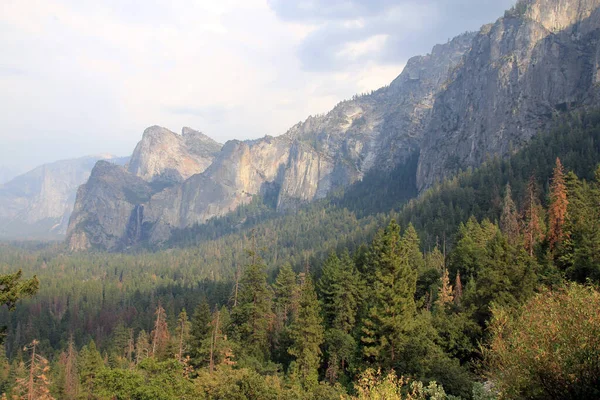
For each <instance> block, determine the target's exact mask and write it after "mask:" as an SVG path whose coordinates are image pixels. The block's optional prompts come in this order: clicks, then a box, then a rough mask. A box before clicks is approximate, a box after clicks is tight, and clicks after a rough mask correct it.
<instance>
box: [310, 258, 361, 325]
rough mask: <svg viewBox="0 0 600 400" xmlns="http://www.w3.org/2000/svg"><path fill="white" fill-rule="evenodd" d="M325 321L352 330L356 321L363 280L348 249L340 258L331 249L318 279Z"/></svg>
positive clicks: (327, 323)
mask: <svg viewBox="0 0 600 400" xmlns="http://www.w3.org/2000/svg"><path fill="white" fill-rule="evenodd" d="M318 287H319V291H320V293H321V299H322V303H323V309H324V314H325V320H326V325H327V326H328V327H329V328H335V329H339V330H341V331H343V332H345V333H349V332H350V331H352V329H354V326H355V324H356V313H357V311H358V306H359V304H360V302H361V300H362V289H363V285H362V281H361V279H360V274H359V273H358V271H357V269H356V267H355V266H354V262H353V261H352V259H351V258H350V255H349V254H348V252H347V251H346V252H344V253H343V255H342V258H341V259H339V258H338V257H337V255H336V254H335V253H331V255H330V256H329V258H328V259H327V260H326V261H325V264H323V270H322V275H321V279H319V282H318Z"/></svg>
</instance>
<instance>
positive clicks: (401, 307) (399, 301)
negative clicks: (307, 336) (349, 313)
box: [361, 220, 420, 368]
mask: <svg viewBox="0 0 600 400" xmlns="http://www.w3.org/2000/svg"><path fill="white" fill-rule="evenodd" d="M378 236H379V238H376V239H375V240H374V241H373V246H372V248H371V256H370V262H371V263H372V265H371V269H372V270H374V271H375V279H374V286H373V290H372V295H371V297H372V299H373V304H372V305H371V307H370V309H369V312H368V316H367V318H366V319H365V321H364V322H363V324H364V326H363V335H362V338H361V340H362V343H363V353H364V355H365V356H366V357H367V358H368V359H369V360H371V361H373V362H375V363H376V364H378V365H379V366H381V367H384V368H393V367H394V364H395V363H396V362H397V361H398V356H399V354H400V352H401V351H402V349H403V347H404V346H405V345H406V344H407V343H408V342H409V340H410V334H411V331H412V330H413V329H414V326H415V315H416V305H415V301H414V295H415V291H416V283H417V274H416V270H415V269H413V267H412V266H411V257H414V258H416V260H413V263H418V262H419V260H418V258H417V257H416V254H415V245H416V246H418V239H417V241H415V238H414V234H413V232H411V231H408V230H407V233H406V234H405V235H404V238H403V240H402V241H401V240H400V227H399V226H398V224H397V223H396V221H395V220H392V221H391V222H390V224H389V225H388V227H387V228H386V229H385V231H384V232H383V233H380V234H379V235H378ZM417 248H418V247H417ZM419 254H420V252H419Z"/></svg>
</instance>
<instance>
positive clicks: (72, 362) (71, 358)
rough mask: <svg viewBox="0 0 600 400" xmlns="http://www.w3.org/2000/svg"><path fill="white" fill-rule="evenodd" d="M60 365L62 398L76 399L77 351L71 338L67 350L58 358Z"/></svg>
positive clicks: (77, 385) (77, 387)
mask: <svg viewBox="0 0 600 400" xmlns="http://www.w3.org/2000/svg"><path fill="white" fill-rule="evenodd" d="M60 364H61V365H62V367H63V368H64V384H63V391H64V393H63V398H65V399H68V400H70V399H76V398H77V395H78V393H79V374H78V372H77V350H76V349H75V343H74V341H73V336H71V337H70V338H69V342H68V344H67V350H66V351H64V352H63V353H62V354H61V356H60Z"/></svg>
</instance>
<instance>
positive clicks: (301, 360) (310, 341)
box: [288, 275, 324, 388]
mask: <svg viewBox="0 0 600 400" xmlns="http://www.w3.org/2000/svg"><path fill="white" fill-rule="evenodd" d="M290 336H291V338H292V342H293V344H292V346H291V347H290V348H289V349H288V352H289V353H290V354H291V355H292V356H294V357H296V360H295V368H296V371H297V373H298V375H299V376H300V377H301V380H302V382H303V384H304V385H305V387H306V388H314V387H316V385H317V384H318V380H319V373H318V368H319V365H320V363H321V344H322V343H323V338H324V330H323V320H322V318H321V308H320V306H319V301H318V299H317V293H316V292H315V288H314V285H313V282H312V278H311V276H310V275H307V276H306V277H305V279H304V283H303V284H302V288H301V292H300V301H299V304H298V316H297V318H296V320H295V321H294V322H293V323H292V326H291V327H290Z"/></svg>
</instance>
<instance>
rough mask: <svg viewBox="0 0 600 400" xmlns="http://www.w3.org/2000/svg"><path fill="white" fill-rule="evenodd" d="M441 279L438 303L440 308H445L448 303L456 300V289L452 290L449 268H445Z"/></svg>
mask: <svg viewBox="0 0 600 400" xmlns="http://www.w3.org/2000/svg"><path fill="white" fill-rule="evenodd" d="M457 276H458V275H457ZM440 280H441V285H440V289H439V291H438V298H437V301H436V305H437V306H438V308H440V309H443V308H444V307H445V306H446V304H450V303H452V301H453V300H454V291H453V290H452V285H450V277H449V275H448V270H447V269H445V270H444V272H443V274H442V277H441V279H440Z"/></svg>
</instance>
